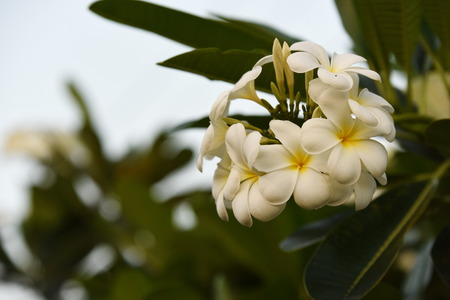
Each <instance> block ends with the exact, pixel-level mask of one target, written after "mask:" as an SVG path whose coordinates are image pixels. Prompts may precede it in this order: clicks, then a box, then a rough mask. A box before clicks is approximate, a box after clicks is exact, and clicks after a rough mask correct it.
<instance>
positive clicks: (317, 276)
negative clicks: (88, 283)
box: [305, 164, 448, 299]
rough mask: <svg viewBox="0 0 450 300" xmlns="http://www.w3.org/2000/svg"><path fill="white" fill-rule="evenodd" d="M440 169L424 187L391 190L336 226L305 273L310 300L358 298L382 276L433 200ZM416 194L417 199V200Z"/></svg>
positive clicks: (441, 170)
mask: <svg viewBox="0 0 450 300" xmlns="http://www.w3.org/2000/svg"><path fill="white" fill-rule="evenodd" d="M447 167H448V166H447V164H446V165H444V166H443V167H442V168H441V169H439V170H438V172H437V173H436V175H435V179H436V180H430V181H429V182H428V184H426V185H425V184H418V183H416V184H412V185H408V186H401V187H398V188H396V189H393V190H391V191H389V192H387V193H385V194H384V195H382V196H381V197H380V198H379V199H377V200H376V201H374V202H373V203H372V204H371V205H370V206H369V207H368V208H366V209H364V210H362V211H359V212H357V213H356V214H355V215H353V216H352V217H350V218H348V219H346V220H344V221H343V222H342V223H340V224H339V225H338V226H337V227H336V228H335V230H333V231H332V232H331V233H330V235H329V236H328V237H327V238H326V239H325V241H324V242H323V243H322V244H321V246H320V247H319V249H318V250H317V252H316V254H315V255H314V256H313V258H312V259H311V261H310V263H309V265H308V267H307V270H306V276H305V280H306V285H307V288H308V291H309V293H310V294H311V296H312V297H313V298H315V299H359V298H361V297H362V296H364V295H365V294H366V293H367V292H368V291H369V290H370V289H371V288H373V286H375V285H376V284H377V283H378V282H379V281H380V279H381V278H382V277H383V275H384V274H385V273H386V272H387V270H388V269H389V267H390V265H391V264H392V262H393V260H394V258H395V257H396V255H397V253H398V251H399V250H400V247H401V246H402V239H403V235H404V233H405V232H406V230H407V229H408V228H410V226H412V224H414V222H415V221H416V220H417V218H418V217H419V216H420V215H421V214H422V213H423V210H424V209H425V208H426V206H427V205H428V203H429V201H430V200H431V198H432V197H433V195H434V193H435V191H436V187H437V179H438V178H440V177H441V176H442V175H443V172H444V170H446V168H447ZM417 195H419V196H417Z"/></svg>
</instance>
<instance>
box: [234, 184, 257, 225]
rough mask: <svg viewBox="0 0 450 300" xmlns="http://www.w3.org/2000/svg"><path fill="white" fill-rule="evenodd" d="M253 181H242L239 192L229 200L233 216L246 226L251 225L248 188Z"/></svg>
mask: <svg viewBox="0 0 450 300" xmlns="http://www.w3.org/2000/svg"><path fill="white" fill-rule="evenodd" d="M253 183H254V182H253V181H251V180H247V181H244V182H243V183H242V185H241V188H240V189H239V192H238V193H237V194H236V196H235V197H234V199H233V201H231V207H232V209H233V213H234V216H235V217H236V219H237V220H238V221H239V223H241V224H242V225H245V226H247V227H250V226H252V224H253V220H252V216H251V214H250V208H249V206H248V197H249V190H250V187H251V186H252V184H253Z"/></svg>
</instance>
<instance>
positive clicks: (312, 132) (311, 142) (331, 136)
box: [301, 119, 341, 154]
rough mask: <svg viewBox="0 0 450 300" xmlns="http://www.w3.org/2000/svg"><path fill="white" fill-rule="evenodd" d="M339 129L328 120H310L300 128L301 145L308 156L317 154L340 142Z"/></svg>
mask: <svg viewBox="0 0 450 300" xmlns="http://www.w3.org/2000/svg"><path fill="white" fill-rule="evenodd" d="M337 132H339V128H337V127H336V126H335V125H333V123H332V122H330V120H328V119H310V120H308V121H306V122H305V123H304V124H303V126H302V136H301V143H302V145H303V149H305V151H306V152H307V153H310V154H319V153H322V152H325V151H327V150H328V149H331V148H332V147H334V146H335V145H337V144H338V143H340V142H341V139H340V138H339V137H338V135H337Z"/></svg>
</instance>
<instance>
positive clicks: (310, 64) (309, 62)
mask: <svg viewBox="0 0 450 300" xmlns="http://www.w3.org/2000/svg"><path fill="white" fill-rule="evenodd" d="M287 63H288V65H289V68H290V69H291V70H292V71H293V72H296V73H305V72H308V71H311V70H314V69H315V68H318V67H320V63H319V61H318V60H317V59H316V58H315V57H314V56H313V55H312V54H309V53H307V52H296V53H292V54H291V55H289V57H288V58H287Z"/></svg>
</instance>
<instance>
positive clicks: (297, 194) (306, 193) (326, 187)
mask: <svg viewBox="0 0 450 300" xmlns="http://www.w3.org/2000/svg"><path fill="white" fill-rule="evenodd" d="M331 195H332V191H331V185H330V181H329V180H328V178H327V177H326V176H325V175H323V174H322V173H320V172H318V171H316V170H314V169H311V168H302V170H300V174H299V176H298V180H297V183H296V185H295V190H294V200H295V203H297V205H298V206H300V207H302V208H305V209H316V208H320V207H322V206H324V205H326V204H327V203H328V201H329V200H330V198H331Z"/></svg>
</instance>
